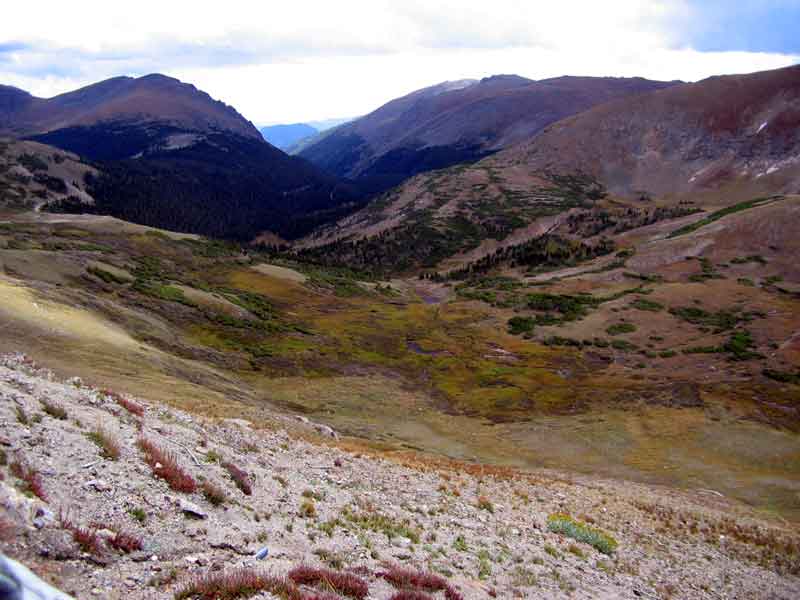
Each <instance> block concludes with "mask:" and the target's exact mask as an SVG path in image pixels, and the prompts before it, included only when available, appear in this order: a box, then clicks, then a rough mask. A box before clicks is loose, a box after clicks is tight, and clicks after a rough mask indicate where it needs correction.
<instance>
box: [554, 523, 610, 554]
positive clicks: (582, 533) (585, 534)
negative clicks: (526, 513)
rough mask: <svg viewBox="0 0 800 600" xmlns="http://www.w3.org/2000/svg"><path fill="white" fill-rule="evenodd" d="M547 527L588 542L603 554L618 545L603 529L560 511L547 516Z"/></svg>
mask: <svg viewBox="0 0 800 600" xmlns="http://www.w3.org/2000/svg"><path fill="white" fill-rule="evenodd" d="M547 529H548V530H549V531H552V532H553V533H560V534H562V535H566V536H567V537H570V538H572V539H574V540H577V541H579V542H584V543H586V544H589V545H590V546H592V547H593V548H595V549H596V550H598V551H600V552H602V553H603V554H613V553H614V551H615V550H616V548H617V545H618V544H617V540H615V539H614V538H613V537H611V536H610V535H609V534H607V533H605V532H604V531H602V530H600V529H597V528H596V527H592V526H591V525H587V524H586V523H582V522H580V521H578V520H576V519H573V518H572V517H571V516H569V515H566V514H562V513H556V514H552V515H550V516H549V517H548V518H547Z"/></svg>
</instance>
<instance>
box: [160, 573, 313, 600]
mask: <svg viewBox="0 0 800 600" xmlns="http://www.w3.org/2000/svg"><path fill="white" fill-rule="evenodd" d="M259 592H269V593H270V594H273V595H275V596H278V597H280V598H284V599H286V600H306V597H305V595H304V594H303V593H302V592H300V590H299V589H298V588H297V586H296V585H295V584H294V583H293V582H292V581H290V580H288V579H285V578H282V577H274V576H272V575H268V574H266V573H262V572H260V571H257V570H255V569H251V568H240V569H236V570H233V571H217V572H213V573H205V574H203V575H195V576H194V577H193V578H192V579H191V580H189V582H187V583H185V584H184V585H183V586H181V587H180V588H179V589H178V591H176V592H175V595H174V596H173V598H174V600H187V599H188V598H196V599H197V600H235V599H236V598H248V597H250V596H255V595H256V594H258V593H259Z"/></svg>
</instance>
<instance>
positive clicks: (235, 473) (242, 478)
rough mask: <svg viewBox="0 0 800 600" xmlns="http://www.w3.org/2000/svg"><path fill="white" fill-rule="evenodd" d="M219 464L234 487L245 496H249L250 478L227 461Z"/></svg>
mask: <svg viewBox="0 0 800 600" xmlns="http://www.w3.org/2000/svg"><path fill="white" fill-rule="evenodd" d="M220 464H221V465H222V468H223V469H225V470H226V471H227V472H228V475H230V476H231V479H233V482H234V483H235V484H236V487H237V488H239V490H241V492H242V493H243V494H244V495H245V496H249V495H251V494H252V493H253V485H252V483H250V477H249V476H248V475H247V472H245V471H243V470H242V469H240V468H239V467H238V466H236V465H235V464H233V463H232V462H231V461H229V460H226V461H223V462H222V463H220Z"/></svg>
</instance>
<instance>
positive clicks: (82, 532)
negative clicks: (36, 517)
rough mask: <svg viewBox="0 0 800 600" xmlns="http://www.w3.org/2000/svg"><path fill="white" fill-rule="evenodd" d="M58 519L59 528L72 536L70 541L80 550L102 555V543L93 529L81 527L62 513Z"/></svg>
mask: <svg viewBox="0 0 800 600" xmlns="http://www.w3.org/2000/svg"><path fill="white" fill-rule="evenodd" d="M58 519H59V522H60V523H61V527H62V528H63V529H66V530H67V531H69V532H70V533H71V534H72V539H73V540H74V541H75V543H76V544H78V546H80V548H81V550H83V551H84V552H88V553H89V554H93V555H95V556H99V555H102V554H103V543H102V541H101V539H100V536H99V535H98V534H97V529H96V528H95V527H81V526H80V525H77V524H76V523H75V522H73V521H72V519H71V518H70V517H69V516H68V515H67V514H66V513H65V512H63V511H62V512H61V513H60V514H59V517H58Z"/></svg>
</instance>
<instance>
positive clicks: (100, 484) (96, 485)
mask: <svg viewBox="0 0 800 600" xmlns="http://www.w3.org/2000/svg"><path fill="white" fill-rule="evenodd" d="M83 487H85V488H86V489H87V490H88V489H93V490H95V491H98V492H107V491H109V490H110V489H111V486H110V485H109V484H108V483H107V482H105V481H103V480H102V479H91V480H89V481H87V482H86V483H85V484H84V485H83Z"/></svg>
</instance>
